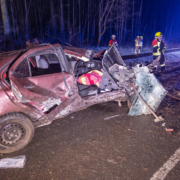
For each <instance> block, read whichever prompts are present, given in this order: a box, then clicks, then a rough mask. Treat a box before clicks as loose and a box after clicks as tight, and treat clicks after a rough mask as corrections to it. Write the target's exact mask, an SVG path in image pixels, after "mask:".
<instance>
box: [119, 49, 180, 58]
mask: <svg viewBox="0 0 180 180" xmlns="http://www.w3.org/2000/svg"><path fill="white" fill-rule="evenodd" d="M176 51H180V48H172V49H166V51H165V53H170V52H176ZM147 56H152V53H144V54H139V55H126V56H122V59H123V60H126V59H137V58H141V57H147Z"/></svg>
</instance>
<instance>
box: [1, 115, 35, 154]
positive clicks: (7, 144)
mask: <svg viewBox="0 0 180 180" xmlns="http://www.w3.org/2000/svg"><path fill="white" fill-rule="evenodd" d="M33 136H34V126H33V124H32V122H31V120H30V119H29V118H28V117H26V116H25V115H23V114H20V113H10V114H6V115H4V116H2V117H0V153H3V154H4V153H11V152H14V151H18V150H20V149H22V148H24V147H25V146H26V145H27V144H28V143H29V142H30V141H31V140H32V138H33Z"/></svg>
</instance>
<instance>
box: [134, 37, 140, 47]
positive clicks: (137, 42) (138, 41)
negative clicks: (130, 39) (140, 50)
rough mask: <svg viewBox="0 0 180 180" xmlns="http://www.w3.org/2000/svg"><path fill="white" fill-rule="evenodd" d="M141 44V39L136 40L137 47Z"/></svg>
mask: <svg viewBox="0 0 180 180" xmlns="http://www.w3.org/2000/svg"><path fill="white" fill-rule="evenodd" d="M139 43H140V39H137V38H136V39H135V46H139Z"/></svg>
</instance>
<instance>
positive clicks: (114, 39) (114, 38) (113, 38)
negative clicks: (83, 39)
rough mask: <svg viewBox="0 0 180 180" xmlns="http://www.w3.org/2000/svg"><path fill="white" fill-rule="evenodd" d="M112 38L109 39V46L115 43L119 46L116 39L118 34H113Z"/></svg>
mask: <svg viewBox="0 0 180 180" xmlns="http://www.w3.org/2000/svg"><path fill="white" fill-rule="evenodd" d="M111 37H112V39H111V40H110V41H109V47H111V46H112V45H113V44H115V45H116V46H118V42H117V40H116V36H115V35H112V36H111Z"/></svg>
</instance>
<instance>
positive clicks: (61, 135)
mask: <svg viewBox="0 0 180 180" xmlns="http://www.w3.org/2000/svg"><path fill="white" fill-rule="evenodd" d="M172 77H174V76H172ZM169 104H172V105H173V106H169ZM179 107H180V101H178V100H172V99H171V98H166V99H165V100H164V101H163V102H162V103H161V106H160V108H159V109H158V111H157V114H162V115H163V117H164V118H165V122H166V126H167V127H172V128H175V130H176V133H170V132H166V130H165V127H164V126H162V124H163V123H164V122H158V123H155V122H154V121H153V120H154V117H153V116H152V115H147V116H139V117H129V116H127V112H128V106H127V104H126V103H122V107H119V106H118V103H116V102H108V103H103V104H99V105H94V106H92V107H89V108H88V109H86V110H83V111H79V112H77V113H74V114H71V115H69V116H67V117H65V118H63V119H60V120H56V121H54V122H53V123H52V124H51V125H49V126H45V127H41V128H38V129H36V132H35V136H34V138H33V140H32V142H31V143H30V144H29V145H28V146H27V147H25V148H24V149H22V150H20V151H18V152H15V153H11V154H6V155H2V154H1V155H0V158H6V157H14V156H18V155H25V156H26V164H25V167H24V168H23V169H3V170H0V180H150V179H151V178H152V177H153V174H154V173H155V172H156V171H158V170H159V168H160V167H161V166H162V165H163V164H164V163H165V162H166V161H167V160H168V159H169V158H170V157H171V156H172V155H173V154H174V152H175V151H176V150H177V149H178V148H180V129H179V122H180V111H179ZM117 115H118V116H117ZM111 116H113V118H110V117H111ZM165 180H180V162H179V163H178V164H177V165H176V166H175V167H174V168H173V169H172V170H171V171H170V173H169V174H168V175H167V177H166V178H165Z"/></svg>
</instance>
